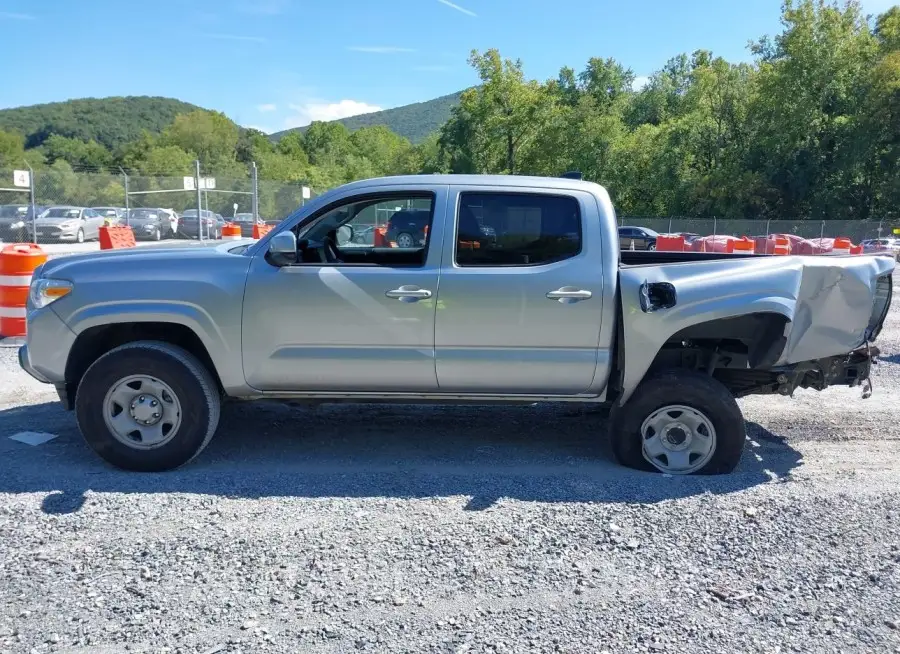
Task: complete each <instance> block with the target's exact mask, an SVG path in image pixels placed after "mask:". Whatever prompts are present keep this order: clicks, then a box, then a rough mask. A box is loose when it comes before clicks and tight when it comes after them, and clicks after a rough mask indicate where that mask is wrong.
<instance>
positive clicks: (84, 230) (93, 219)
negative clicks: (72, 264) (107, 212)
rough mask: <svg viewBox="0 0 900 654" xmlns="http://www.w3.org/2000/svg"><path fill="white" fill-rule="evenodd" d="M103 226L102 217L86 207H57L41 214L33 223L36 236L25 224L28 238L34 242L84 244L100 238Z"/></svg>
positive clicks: (29, 226) (29, 225) (27, 224)
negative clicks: (47, 241) (48, 241)
mask: <svg viewBox="0 0 900 654" xmlns="http://www.w3.org/2000/svg"><path fill="white" fill-rule="evenodd" d="M104 224H105V220H104V218H103V216H101V215H100V214H99V213H97V212H96V211H94V210H93V209H90V208H86V207H72V206H57V207H50V208H49V209H46V210H44V212H43V213H41V214H40V215H39V216H38V217H37V220H36V221H35V228H36V229H37V234H32V233H31V231H32V230H31V224H29V223H28V222H26V223H25V229H26V231H27V232H28V235H29V237H31V238H32V239H35V240H36V241H41V240H51V241H71V242H74V243H84V242H85V241H90V240H93V239H98V238H100V228H101V227H102V226H103V225H104Z"/></svg>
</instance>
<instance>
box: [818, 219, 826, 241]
mask: <svg viewBox="0 0 900 654" xmlns="http://www.w3.org/2000/svg"><path fill="white" fill-rule="evenodd" d="M819 238H825V221H824V220H823V221H822V229H821V230H820V231H819Z"/></svg>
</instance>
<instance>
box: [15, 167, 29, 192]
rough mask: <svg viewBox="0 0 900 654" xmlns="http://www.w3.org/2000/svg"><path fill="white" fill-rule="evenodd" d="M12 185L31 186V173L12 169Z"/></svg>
mask: <svg viewBox="0 0 900 654" xmlns="http://www.w3.org/2000/svg"><path fill="white" fill-rule="evenodd" d="M13 186H18V187H19V188H31V173H30V172H29V171H27V170H14V171H13Z"/></svg>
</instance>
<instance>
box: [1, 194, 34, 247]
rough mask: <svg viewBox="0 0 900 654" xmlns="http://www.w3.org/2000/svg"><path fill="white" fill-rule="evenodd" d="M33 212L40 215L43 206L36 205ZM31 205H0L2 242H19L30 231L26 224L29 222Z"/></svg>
mask: <svg viewBox="0 0 900 654" xmlns="http://www.w3.org/2000/svg"><path fill="white" fill-rule="evenodd" d="M34 209H35V214H36V215H38V216H39V215H41V212H42V211H43V210H44V207H39V206H36V207H35V208H34ZM31 215H32V214H31V205H29V204H4V205H0V241H3V242H4V243H21V242H22V241H25V240H26V239H27V236H28V234H29V233H30V232H29V230H28V228H27V225H28V224H29V223H31Z"/></svg>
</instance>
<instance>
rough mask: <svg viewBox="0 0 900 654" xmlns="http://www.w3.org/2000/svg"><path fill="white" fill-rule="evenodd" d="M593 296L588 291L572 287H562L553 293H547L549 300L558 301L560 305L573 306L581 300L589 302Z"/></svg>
mask: <svg viewBox="0 0 900 654" xmlns="http://www.w3.org/2000/svg"><path fill="white" fill-rule="evenodd" d="M593 296H594V294H593V293H591V292H590V291H586V290H584V289H581V288H575V287H573V286H563V287H562V288H560V289H557V290H555V291H550V292H549V293H547V298H548V299H550V300H559V303H560V304H573V303H575V302H581V301H582V300H590V299H591V298H592V297H593Z"/></svg>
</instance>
